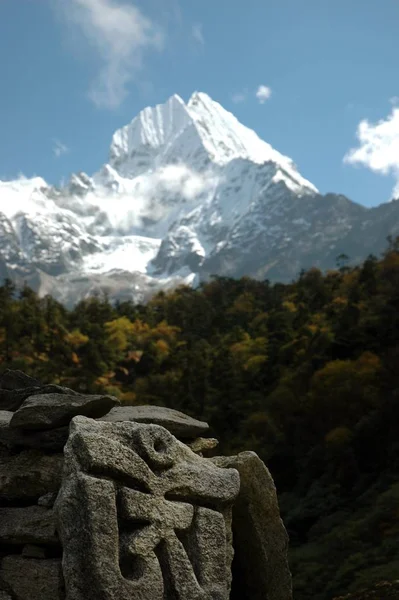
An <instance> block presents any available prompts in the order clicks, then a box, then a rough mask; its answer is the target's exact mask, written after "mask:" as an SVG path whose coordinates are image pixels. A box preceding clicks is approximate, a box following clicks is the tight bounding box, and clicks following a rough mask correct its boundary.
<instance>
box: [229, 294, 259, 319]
mask: <svg viewBox="0 0 399 600" xmlns="http://www.w3.org/2000/svg"><path fill="white" fill-rule="evenodd" d="M254 307H255V299H254V297H253V294H251V293H250V292H244V293H243V294H240V296H238V298H236V299H235V301H234V302H233V305H232V306H231V308H229V310H228V313H229V314H231V315H234V314H243V315H250V314H252V313H253V311H254Z"/></svg>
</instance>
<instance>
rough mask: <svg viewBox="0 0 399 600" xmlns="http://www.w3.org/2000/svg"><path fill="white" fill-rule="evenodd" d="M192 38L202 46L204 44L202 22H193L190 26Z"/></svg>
mask: <svg viewBox="0 0 399 600" xmlns="http://www.w3.org/2000/svg"><path fill="white" fill-rule="evenodd" d="M191 33H192V34H193V38H194V39H195V40H196V41H197V42H198V43H199V44H201V46H203V45H204V44H205V39H204V34H203V31H202V23H195V24H194V25H193V26H192V28H191Z"/></svg>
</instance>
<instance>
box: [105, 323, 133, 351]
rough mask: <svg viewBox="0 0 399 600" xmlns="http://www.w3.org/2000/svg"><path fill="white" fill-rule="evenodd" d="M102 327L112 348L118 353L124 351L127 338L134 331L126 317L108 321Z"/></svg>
mask: <svg viewBox="0 0 399 600" xmlns="http://www.w3.org/2000/svg"><path fill="white" fill-rule="evenodd" d="M104 327H105V331H106V332H107V336H108V340H109V343H110V344H111V345H112V347H113V348H114V349H115V350H116V351H119V352H123V351H124V350H126V348H127V346H128V340H129V337H130V336H131V335H132V333H133V329H134V327H133V324H132V323H131V322H130V321H129V319H128V318H127V317H119V319H114V320H113V321H108V322H107V323H105V326H104Z"/></svg>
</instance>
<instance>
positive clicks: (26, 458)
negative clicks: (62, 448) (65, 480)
mask: <svg viewBox="0 0 399 600" xmlns="http://www.w3.org/2000/svg"><path fill="white" fill-rule="evenodd" d="M63 462H64V457H63V455H62V454H52V455H46V454H43V453H42V452H39V451H37V450H25V451H24V452H21V453H20V454H16V455H13V456H9V457H7V456H6V457H1V458H0V500H6V501H10V500H37V499H38V498H39V497H40V496H43V495H44V494H47V493H48V492H58V490H59V487H60V484H61V476H62V466H63Z"/></svg>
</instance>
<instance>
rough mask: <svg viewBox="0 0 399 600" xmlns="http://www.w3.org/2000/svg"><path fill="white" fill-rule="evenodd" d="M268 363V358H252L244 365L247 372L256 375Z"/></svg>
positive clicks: (258, 356) (259, 356)
mask: <svg viewBox="0 0 399 600" xmlns="http://www.w3.org/2000/svg"><path fill="white" fill-rule="evenodd" d="M266 363H267V356H261V355H259V354H258V355H257V356H251V358H249V359H248V360H247V362H246V363H245V364H244V369H245V371H248V372H249V373H252V374H256V373H259V372H260V371H261V370H262V367H263V366H264V365H265V364H266Z"/></svg>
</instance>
